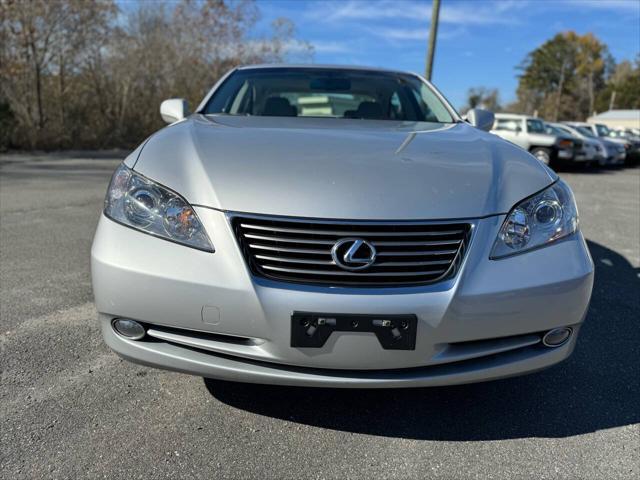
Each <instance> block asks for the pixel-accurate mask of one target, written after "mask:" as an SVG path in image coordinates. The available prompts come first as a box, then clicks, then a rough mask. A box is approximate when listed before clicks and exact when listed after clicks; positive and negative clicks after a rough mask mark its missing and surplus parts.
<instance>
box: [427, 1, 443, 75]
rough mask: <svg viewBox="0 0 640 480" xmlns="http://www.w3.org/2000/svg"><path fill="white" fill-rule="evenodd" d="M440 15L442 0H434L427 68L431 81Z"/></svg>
mask: <svg viewBox="0 0 640 480" xmlns="http://www.w3.org/2000/svg"><path fill="white" fill-rule="evenodd" d="M439 16H440V0H433V6H432V8H431V28H430V29H429V50H428V51H427V70H426V74H425V77H426V78H427V80H429V81H431V74H432V73H433V57H434V55H435V53H436V36H437V35H438V17H439Z"/></svg>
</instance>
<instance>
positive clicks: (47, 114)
mask: <svg viewBox="0 0 640 480" xmlns="http://www.w3.org/2000/svg"><path fill="white" fill-rule="evenodd" d="M129 6H131V7H132V8H127V9H125V11H123V10H122V9H120V8H119V7H118V5H117V4H116V3H115V2H114V0H0V150H6V149H9V148H18V149H63V148H78V149H82V148H113V147H121V148H130V147H132V146H135V145H136V144H138V143H139V142H140V140H141V139H143V138H145V137H146V136H148V135H149V134H150V133H151V132H153V131H154V130H157V129H158V128H159V127H161V126H162V121H161V119H160V116H159V114H158V106H159V104H160V102H161V101H162V100H164V99H166V98H169V97H173V96H179V97H184V98H187V100H189V103H190V104H191V105H196V104H197V103H198V102H199V101H200V99H201V98H202V97H203V96H204V94H205V93H206V91H207V90H208V89H209V88H210V87H211V85H212V84H213V83H214V82H215V81H216V80H217V79H218V78H219V77H220V76H221V75H222V74H223V73H224V72H226V71H227V70H229V69H230V68H232V67H233V66H236V65H239V64H246V63H263V62H286V61H290V60H296V61H302V62H305V61H311V60H312V59H313V47H312V46H311V45H310V44H309V43H307V42H304V41H302V40H299V39H298V38H297V37H296V32H295V26H294V24H293V23H292V22H291V21H290V20H289V19H286V18H280V19H278V20H276V21H275V22H273V25H272V31H271V33H270V34H269V35H267V36H264V37H262V38H256V36H255V35H253V27H254V26H255V24H256V22H257V20H258V18H259V10H258V7H257V5H256V4H255V1H254V0H179V1H177V2H176V1H174V2H166V3H165V2H162V1H157V2H140V3H138V4H129ZM518 70H519V72H520V73H519V86H518V89H517V99H516V101H515V102H513V103H511V104H509V105H502V104H501V102H500V95H499V92H498V91H497V90H495V89H490V88H485V87H478V88H473V89H471V90H470V91H469V94H468V102H467V103H468V104H467V105H466V106H465V107H463V109H462V110H465V109H467V108H473V107H479V106H481V107H485V108H488V109H490V110H493V111H511V112H516V113H527V114H538V115H539V116H541V117H543V118H546V119H548V120H552V121H553V120H584V119H586V117H588V116H590V115H591V114H592V113H593V112H594V111H604V110H607V109H608V108H609V106H610V104H612V105H613V106H614V107H615V108H640V56H639V57H638V58H637V59H635V60H634V61H623V62H621V63H619V64H617V65H616V64H615V62H614V59H613V57H612V56H611V54H610V53H609V50H608V48H607V46H606V45H605V44H603V43H602V42H601V41H600V40H598V39H597V38H596V37H595V36H594V35H592V34H586V35H578V34H576V33H574V32H565V33H559V34H558V35H556V36H555V37H553V38H552V39H550V40H548V41H547V42H545V43H544V44H543V45H542V46H540V47H539V48H537V49H535V50H534V51H532V52H530V53H529V54H528V55H527V57H526V58H525V59H524V61H523V62H522V64H521V65H520V66H519V67H518ZM613 92H615V98H614V102H613V103H612V102H611V100H612V94H613Z"/></svg>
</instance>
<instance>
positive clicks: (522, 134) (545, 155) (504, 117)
mask: <svg viewBox="0 0 640 480" xmlns="http://www.w3.org/2000/svg"><path fill="white" fill-rule="evenodd" d="M495 117H496V119H495V123H494V124H493V129H492V130H491V133H493V134H495V135H498V136H499V137H501V138H504V139H505V140H508V141H509V142H511V143H514V144H516V145H518V146H519V147H522V148H523V149H525V150H527V151H529V152H531V154H532V155H533V156H535V157H536V158H537V159H538V160H540V161H541V162H542V163H544V164H546V165H550V164H551V163H553V162H567V161H571V160H573V157H574V155H575V152H576V151H577V150H578V148H577V147H580V148H581V147H582V145H576V142H575V141H574V140H571V139H569V138H566V137H558V136H555V135H549V134H547V133H546V131H545V125H544V122H543V121H542V120H540V119H539V118H536V117H530V116H528V115H516V114H511V113H496V116H495Z"/></svg>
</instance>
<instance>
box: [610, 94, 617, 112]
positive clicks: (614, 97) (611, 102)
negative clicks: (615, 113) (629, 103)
mask: <svg viewBox="0 0 640 480" xmlns="http://www.w3.org/2000/svg"><path fill="white" fill-rule="evenodd" d="M615 103H616V91H615V90H614V91H613V92H611V98H610V99H609V110H613V106H614V105H615Z"/></svg>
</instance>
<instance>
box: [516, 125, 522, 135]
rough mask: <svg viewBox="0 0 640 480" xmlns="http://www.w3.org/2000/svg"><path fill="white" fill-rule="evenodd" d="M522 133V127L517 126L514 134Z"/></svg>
mask: <svg viewBox="0 0 640 480" xmlns="http://www.w3.org/2000/svg"><path fill="white" fill-rule="evenodd" d="M521 131H522V127H521V126H520V125H518V126H517V127H516V133H520V132H521Z"/></svg>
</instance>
